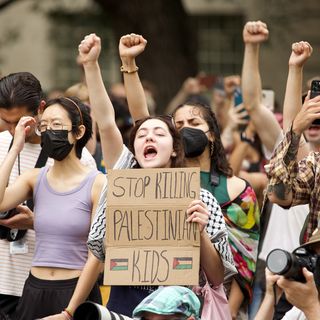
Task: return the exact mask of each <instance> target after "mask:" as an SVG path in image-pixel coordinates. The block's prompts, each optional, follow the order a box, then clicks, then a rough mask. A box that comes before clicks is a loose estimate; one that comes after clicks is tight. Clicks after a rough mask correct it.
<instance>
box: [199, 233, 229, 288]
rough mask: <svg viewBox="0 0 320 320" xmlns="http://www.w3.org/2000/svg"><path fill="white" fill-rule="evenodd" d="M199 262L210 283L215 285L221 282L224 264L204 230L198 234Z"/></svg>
mask: <svg viewBox="0 0 320 320" xmlns="http://www.w3.org/2000/svg"><path fill="white" fill-rule="evenodd" d="M200 264H201V267H202V269H203V270H204V272H205V274H206V276H207V278H208V281H209V282H210V283H212V284H213V285H215V286H217V285H219V284H221V283H222V282H223V276H224V266H223V263H222V260H221V257H220V255H219V253H218V251H217V250H216V249H215V247H214V246H213V245H212V243H211V240H210V238H209V236H208V234H207V233H206V232H205V231H203V232H202V233H201V236H200Z"/></svg>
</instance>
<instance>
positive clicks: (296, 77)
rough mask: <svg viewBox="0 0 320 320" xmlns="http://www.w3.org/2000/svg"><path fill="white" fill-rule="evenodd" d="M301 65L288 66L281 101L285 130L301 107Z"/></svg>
mask: <svg viewBox="0 0 320 320" xmlns="http://www.w3.org/2000/svg"><path fill="white" fill-rule="evenodd" d="M302 70H303V68H302V67H299V66H290V65H289V72H288V78H287V85H286V92H285V97H284V103H283V129H284V130H285V131H287V130H288V129H289V128H290V126H291V124H292V121H293V120H294V118H295V117H296V115H297V114H298V112H299V111H300V109H301V107H302V101H301V93H302Z"/></svg>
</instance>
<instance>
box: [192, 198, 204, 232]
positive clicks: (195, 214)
mask: <svg viewBox="0 0 320 320" xmlns="http://www.w3.org/2000/svg"><path fill="white" fill-rule="evenodd" d="M187 214H188V215H189V218H188V219H187V222H196V223H198V225H199V231H200V233H202V232H203V230H205V227H206V225H207V224H208V222H209V211H208V208H207V206H206V205H205V204H204V203H203V202H202V201H201V200H193V201H192V202H191V203H190V205H189V207H188V209H187Z"/></svg>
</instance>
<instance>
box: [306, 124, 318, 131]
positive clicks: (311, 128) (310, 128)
mask: <svg viewBox="0 0 320 320" xmlns="http://www.w3.org/2000/svg"><path fill="white" fill-rule="evenodd" d="M319 130H320V126H314V125H313V126H311V127H309V128H308V131H309V133H318V132H319Z"/></svg>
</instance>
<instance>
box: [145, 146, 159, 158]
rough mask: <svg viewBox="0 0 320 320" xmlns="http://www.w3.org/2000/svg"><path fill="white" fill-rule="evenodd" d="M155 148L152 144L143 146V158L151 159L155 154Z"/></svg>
mask: <svg viewBox="0 0 320 320" xmlns="http://www.w3.org/2000/svg"><path fill="white" fill-rule="evenodd" d="M157 153H158V152H157V149H156V148H155V147H153V146H147V147H145V148H144V151H143V156H144V157H145V159H152V158H154V157H155V156H156V155H157Z"/></svg>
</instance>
